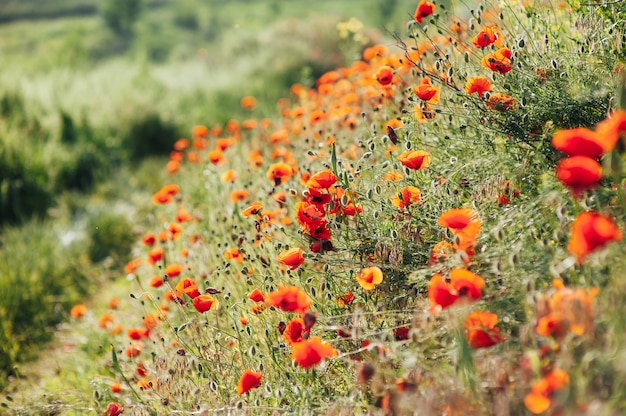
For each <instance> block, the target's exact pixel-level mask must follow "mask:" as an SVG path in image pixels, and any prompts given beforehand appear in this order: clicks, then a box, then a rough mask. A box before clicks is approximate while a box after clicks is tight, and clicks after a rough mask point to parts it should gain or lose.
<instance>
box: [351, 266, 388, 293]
mask: <svg viewBox="0 0 626 416" xmlns="http://www.w3.org/2000/svg"><path fill="white" fill-rule="evenodd" d="M356 281H357V282H358V283H359V285H361V287H362V288H363V289H365V290H373V289H374V288H375V287H376V286H377V285H379V284H381V283H382V281H383V272H382V270H380V268H378V267H376V266H372V267H365V268H363V269H361V272H360V273H358V274H357V275H356Z"/></svg>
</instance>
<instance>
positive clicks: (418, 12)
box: [413, 0, 435, 24]
mask: <svg viewBox="0 0 626 416" xmlns="http://www.w3.org/2000/svg"><path fill="white" fill-rule="evenodd" d="M434 11H435V4H434V3H431V2H429V1H426V0H421V1H420V2H419V3H418V5H417V8H416V9H415V14H414V15H413V19H415V21H416V22H417V23H419V24H422V20H423V19H424V18H425V17H428V16H430V15H431V14H433V13H434Z"/></svg>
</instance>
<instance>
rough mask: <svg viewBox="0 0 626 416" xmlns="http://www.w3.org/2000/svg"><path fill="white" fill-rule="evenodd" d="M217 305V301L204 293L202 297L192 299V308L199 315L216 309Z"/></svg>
mask: <svg viewBox="0 0 626 416" xmlns="http://www.w3.org/2000/svg"><path fill="white" fill-rule="evenodd" d="M218 305H219V303H218V301H217V299H215V298H214V297H213V296H211V295H209V294H208V293H205V294H203V295H198V296H196V297H195V298H194V299H193V307H194V308H196V310H197V311H198V312H200V313H204V312H206V311H209V310H211V309H216V308H217V306H218Z"/></svg>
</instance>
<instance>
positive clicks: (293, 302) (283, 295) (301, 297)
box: [265, 285, 311, 314]
mask: <svg viewBox="0 0 626 416" xmlns="http://www.w3.org/2000/svg"><path fill="white" fill-rule="evenodd" d="M265 303H266V304H267V305H269V306H275V307H277V308H280V309H282V310H283V311H285V312H297V313H301V314H302V313H304V312H306V311H307V309H309V307H310V306H311V301H310V300H309V298H308V297H307V295H306V293H304V292H303V291H302V290H301V289H300V288H299V287H297V286H287V287H285V286H281V285H279V286H278V290H277V291H275V292H270V293H268V294H267V296H266V297H265Z"/></svg>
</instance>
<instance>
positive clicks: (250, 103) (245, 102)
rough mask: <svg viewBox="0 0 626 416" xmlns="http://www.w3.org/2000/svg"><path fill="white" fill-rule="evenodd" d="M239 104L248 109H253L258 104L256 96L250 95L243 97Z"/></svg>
mask: <svg viewBox="0 0 626 416" xmlns="http://www.w3.org/2000/svg"><path fill="white" fill-rule="evenodd" d="M239 104H241V107H242V108H245V109H246V110H252V109H254V107H255V106H256V98H254V97H252V96H249V95H248V96H246V97H243V98H242V99H241V101H240V102H239Z"/></svg>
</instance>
